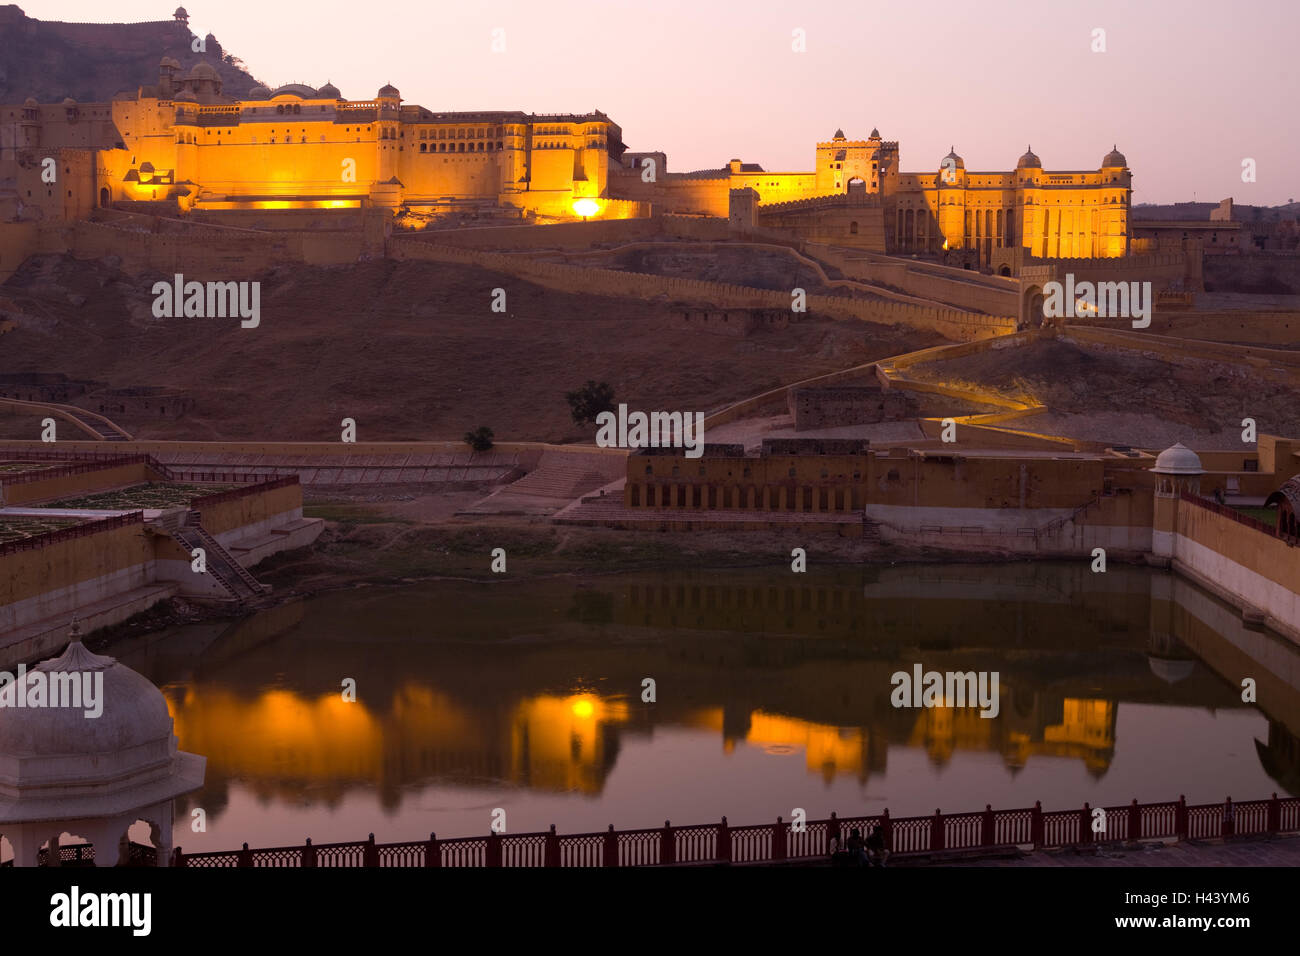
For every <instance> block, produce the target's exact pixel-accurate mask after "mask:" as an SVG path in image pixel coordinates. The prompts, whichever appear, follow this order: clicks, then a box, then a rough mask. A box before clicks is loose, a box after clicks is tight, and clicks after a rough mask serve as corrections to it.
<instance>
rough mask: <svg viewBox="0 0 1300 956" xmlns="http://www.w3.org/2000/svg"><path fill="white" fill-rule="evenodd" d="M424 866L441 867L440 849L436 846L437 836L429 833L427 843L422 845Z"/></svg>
mask: <svg viewBox="0 0 1300 956" xmlns="http://www.w3.org/2000/svg"><path fill="white" fill-rule="evenodd" d="M424 865H425V866H426V867H429V866H442V848H441V847H439V846H438V834H436V833H432V832H431V833H430V834H429V842H428V843H426V844H425V845H424Z"/></svg>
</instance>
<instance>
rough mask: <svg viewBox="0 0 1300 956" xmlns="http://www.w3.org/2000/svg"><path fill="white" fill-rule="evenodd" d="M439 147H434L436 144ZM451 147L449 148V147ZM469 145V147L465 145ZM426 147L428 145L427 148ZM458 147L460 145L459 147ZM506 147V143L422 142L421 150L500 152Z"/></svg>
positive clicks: (433, 151)
mask: <svg viewBox="0 0 1300 956" xmlns="http://www.w3.org/2000/svg"><path fill="white" fill-rule="evenodd" d="M435 145H436V146H437V149H434V146H435ZM449 146H450V147H451V148H450V149H448V147H449ZM466 146H468V147H469V149H466V148H465V147H466ZM426 147H428V148H427V149H426ZM457 147H460V148H459V149H457ZM504 148H505V144H504V143H496V144H495V145H494V144H492V143H436V144H435V143H421V144H420V152H422V153H494V152H500V151H501V150H502V149H504Z"/></svg>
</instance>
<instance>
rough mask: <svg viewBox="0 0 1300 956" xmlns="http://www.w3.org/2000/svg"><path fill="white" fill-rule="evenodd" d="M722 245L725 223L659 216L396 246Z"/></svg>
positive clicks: (420, 237)
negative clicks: (658, 241) (673, 241)
mask: <svg viewBox="0 0 1300 956" xmlns="http://www.w3.org/2000/svg"><path fill="white" fill-rule="evenodd" d="M658 237H664V238H672V239H704V240H722V239H726V238H728V232H727V221H726V220H725V219H714V218H697V217H692V216H655V217H653V218H644V219H597V220H593V221H591V222H560V223H554V224H551V225H528V226H480V227H476V228H471V229H429V230H425V231H422V232H413V233H397V234H395V235H394V236H393V240H394V244H400V243H405V242H410V241H420V242H427V243H433V244H436V245H440V246H454V247H456V248H458V249H488V250H497V251H502V250H507V251H508V250H520V251H529V250H540V249H562V250H587V249H590V248H592V247H593V246H595V245H598V244H613V245H621V244H623V243H628V242H637V241H639V240H644V239H651V238H658Z"/></svg>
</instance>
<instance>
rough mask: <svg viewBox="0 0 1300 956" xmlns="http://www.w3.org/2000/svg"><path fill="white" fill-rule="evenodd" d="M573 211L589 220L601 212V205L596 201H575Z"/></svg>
mask: <svg viewBox="0 0 1300 956" xmlns="http://www.w3.org/2000/svg"><path fill="white" fill-rule="evenodd" d="M573 211H574V212H576V213H577V214H578V215H579V216H581V217H582V218H583V219H588V218H590V217H592V216H594V215H596V214H597V213H599V212H600V203H598V202H596V200H594V199H575V200H574V201H573Z"/></svg>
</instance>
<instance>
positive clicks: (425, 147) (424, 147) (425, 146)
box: [420, 143, 429, 153]
mask: <svg viewBox="0 0 1300 956" xmlns="http://www.w3.org/2000/svg"><path fill="white" fill-rule="evenodd" d="M428 147H429V144H428V143H421V144H420V152H422V153H427V152H428V151H429V148H428Z"/></svg>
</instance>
